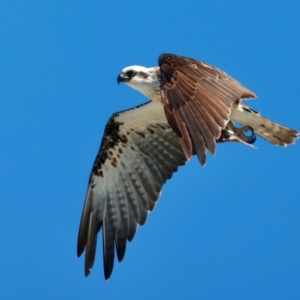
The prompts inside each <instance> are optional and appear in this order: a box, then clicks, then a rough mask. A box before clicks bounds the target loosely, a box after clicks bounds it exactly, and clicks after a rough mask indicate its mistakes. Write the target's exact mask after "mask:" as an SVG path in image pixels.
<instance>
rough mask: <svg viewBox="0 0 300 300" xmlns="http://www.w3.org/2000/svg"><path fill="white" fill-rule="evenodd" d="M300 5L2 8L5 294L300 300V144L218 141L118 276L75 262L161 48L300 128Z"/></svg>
mask: <svg viewBox="0 0 300 300" xmlns="http://www.w3.org/2000/svg"><path fill="white" fill-rule="evenodd" d="M299 20H300V3H299V1H296V0H287V1H271V0H260V1H257V0H252V1H237V0H236V1H234V0H228V1H223V0H222V1H221V0H219V1H217V0H210V1H207V0H203V1H196V0H194V1H188V0H185V1H181V0H178V1H174V2H167V1H165V2H163V1H157V0H152V1H147V0H144V1H138V0H135V1H129V0H128V1H123V2H121V1H118V3H116V2H115V3H114V1H104V0H103V1H71V0H69V1H57V0H51V1H33V0H31V1H30V0H28V1H14V0H9V1H8V0H2V1H1V2H0V41H1V42H0V103H1V110H0V139H1V147H0V165H1V172H0V198H1V201H0V236H1V239H2V242H1V247H0V274H1V283H0V297H1V299H84V298H87V299H89V298H94V299H105V298H108V297H109V299H119V298H121V297H123V299H299V298H300V286H299V281H300V255H299V248H300V197H299V187H300V184H299V169H300V158H299V153H300V152H299V151H300V144H299V142H298V144H296V145H293V146H290V147H287V148H279V147H275V146H272V145H270V144H268V143H267V142H265V141H263V140H261V139H258V140H257V143H256V146H257V147H258V150H253V149H251V148H248V147H244V146H242V145H237V144H225V145H219V146H218V149H217V154H216V156H215V157H212V156H209V157H208V163H207V165H206V166H205V167H204V168H202V167H200V165H199V163H198V161H197V159H196V158H194V159H192V161H191V162H189V163H188V164H187V165H186V166H185V167H183V168H181V169H180V171H179V172H178V173H176V174H175V175H174V177H173V179H172V180H171V181H169V182H168V183H167V184H166V186H165V188H164V190H163V193H162V196H161V198H160V201H159V202H158V205H157V206H156V209H155V211H154V212H153V213H151V214H150V217H149V219H148V221H147V223H146V225H145V226H143V227H139V230H138V232H137V235H136V237H135V239H134V241H132V242H131V243H130V244H129V245H128V247H127V252H126V256H125V259H124V261H123V262H122V263H121V264H119V263H115V268H114V272H113V275H112V277H111V279H110V280H109V281H107V282H106V281H105V280H104V278H103V271H102V246H101V241H100V243H99V247H98V253H97V260H96V263H95V266H94V268H93V270H92V273H91V274H90V276H89V277H88V278H85V277H84V273H83V264H84V260H83V258H80V259H78V258H77V257H76V239H77V231H78V225H79V220H80V215H81V210H82V206H83V201H84V197H85V192H86V187H87V181H88V177H89V173H90V170H91V166H92V164H93V161H94V158H95V155H96V153H97V151H98V148H99V145H100V141H101V138H102V134H103V130H104V126H105V124H106V122H107V120H108V118H109V117H110V115H111V114H112V113H113V112H116V111H118V110H122V109H126V108H129V107H133V106H135V105H138V104H141V103H144V102H146V99H145V98H144V96H143V95H141V94H139V93H137V92H135V91H133V90H131V89H129V88H128V87H126V86H125V85H120V86H118V85H117V82H116V78H117V75H118V74H119V72H120V70H121V69H122V68H123V67H125V66H128V65H133V64H140V65H145V66H154V65H156V64H157V58H158V55H159V54H161V53H163V52H170V53H175V54H181V55H185V56H190V57H194V58H197V59H199V60H203V61H205V62H208V63H210V64H213V65H215V66H217V67H219V68H220V69H223V70H225V71H226V72H227V73H228V74H230V75H231V76H233V77H235V78H236V79H238V80H239V81H240V82H242V83H243V84H244V85H245V86H247V87H248V88H250V89H251V90H253V91H254V92H256V93H257V94H258V95H259V99H258V100H253V101H251V102H248V104H249V105H250V106H251V107H253V108H254V109H256V110H258V111H260V112H262V114H263V115H265V116H268V117H269V118H271V119H273V120H276V121H278V122H281V123H282V124H285V125H288V126H290V127H293V128H296V129H298V130H299V129H300V120H299V95H300V84H299V65H300V55H299V49H300V29H299V28H300V21H299Z"/></svg>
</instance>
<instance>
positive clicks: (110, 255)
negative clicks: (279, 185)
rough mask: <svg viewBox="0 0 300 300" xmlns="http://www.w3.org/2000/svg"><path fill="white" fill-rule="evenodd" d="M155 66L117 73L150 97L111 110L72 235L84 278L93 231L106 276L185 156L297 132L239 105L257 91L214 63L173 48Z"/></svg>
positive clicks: (280, 141) (281, 140)
mask: <svg viewBox="0 0 300 300" xmlns="http://www.w3.org/2000/svg"><path fill="white" fill-rule="evenodd" d="M158 64H159V66H157V67H152V68H145V67H141V66H130V67H126V68H124V69H123V70H122V72H121V73H120V75H119V76H118V78H117V81H118V83H120V82H124V83H126V84H127V85H128V86H130V87H131V88H133V89H136V90H138V91H140V92H141V93H143V94H144V95H145V96H146V97H147V98H149V99H150V102H147V103H145V104H143V105H140V106H137V107H134V108H131V109H128V110H126V111H121V112H118V113H115V114H113V115H112V116H111V118H110V119H109V121H108V123H107V125H106V128H105V131H104V136H103V139H102V142H101V146H100V150H99V152H98V154H97V156H96V159H95V162H94V165H93V168H92V172H91V175H90V179H89V184H88V190H87V195H86V199H85V204H84V208H83V212H82V217H81V222H80V228H79V233H78V244H77V254H78V256H80V255H81V254H82V253H83V252H84V251H85V267H84V269H85V275H86V276H88V275H89V273H90V269H91V268H92V267H93V265H94V261H95V256H96V246H97V235H98V232H99V231H100V229H102V243H103V267H104V277H105V279H106V280H107V279H108V278H109V277H110V276H111V273H112V270H113V265H114V256H115V252H116V255H117V258H118V260H119V261H120V262H121V261H122V260H123V258H124V255H125V250H126V243H127V241H131V240H132V239H133V237H134V235H135V233H136V230H137V227H138V225H143V224H145V222H146V220H147V217H148V213H149V212H150V211H152V210H153V209H154V207H155V204H156V202H157V200H158V198H159V196H160V193H161V190H162V187H163V185H164V183H165V182H166V180H168V179H170V178H171V177H172V174H173V173H174V172H176V171H177V169H178V167H180V166H182V165H184V164H185V163H186V162H187V161H188V160H189V159H190V158H191V157H192V155H197V157H198V159H199V161H200V164H201V165H204V164H205V163H206V152H209V153H211V154H215V152H216V144H217V143H222V142H230V141H232V142H240V143H242V144H246V145H251V144H252V143H254V142H255V139H256V135H259V136H261V137H262V138H264V139H265V140H267V141H269V142H271V143H272V144H274V145H279V146H286V145H288V144H293V143H294V142H295V139H296V138H297V137H298V135H299V133H298V132H297V131H296V130H294V129H291V128H288V127H285V126H282V125H280V124H278V123H275V122H273V121H271V120H269V119H266V118H264V117H262V116H261V115H260V114H259V113H258V112H257V111H255V110H253V109H251V108H250V107H248V106H246V105H245V104H243V103H242V102H241V101H242V100H244V99H249V98H255V97H256V95H255V94H254V93H253V92H252V91H250V90H249V89H247V88H245V87H244V86H242V85H241V84H240V83H239V82H237V81H236V80H234V79H233V78H232V77H230V76H228V75H227V74H226V73H224V72H222V71H220V70H219V69H217V68H215V67H213V66H211V65H209V64H206V63H203V62H200V61H197V60H195V59H192V58H187V57H183V56H178V55H174V54H162V55H160V57H159V60H158ZM236 123H239V124H241V126H240V127H238V126H237V124H236ZM247 132H250V135H249V134H246V133H247ZM115 249H116V251H115Z"/></svg>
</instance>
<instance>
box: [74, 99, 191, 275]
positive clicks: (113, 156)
mask: <svg viewBox="0 0 300 300" xmlns="http://www.w3.org/2000/svg"><path fill="white" fill-rule="evenodd" d="M185 162H186V158H185V155H184V153H183V151H182V148H181V144H180V141H179V138H178V137H177V135H176V134H175V133H174V132H173V130H172V129H171V128H170V126H169V125H168V122H167V120H166V117H165V114H164V109H163V105H162V104H161V103H154V102H149V103H147V104H145V105H143V106H140V107H137V108H135V109H132V110H128V111H125V112H121V113H118V114H115V115H113V116H112V117H111V118H110V120H109V121H108V123H107V126H106V129H105V134H104V137H103V140H102V144H101V147H100V151H99V153H98V155H97V157H96V160H95V163H94V166H93V169H92V173H91V176H90V181H89V185H88V191H87V196H86V200H85V204H84V208H83V212H82V217H81V223H80V228H79V234H78V245H77V254H78V256H80V255H81V254H82V253H83V252H84V250H85V251H86V254H85V275H86V276H87V275H89V273H90V269H91V268H92V267H93V264H94V260H95V254H96V246H97V234H98V232H99V231H100V229H101V228H102V238H103V264H104V276H105V279H108V278H109V277H110V275H111V273H112V270H113V264H114V255H115V248H116V253H117V257H118V260H119V261H122V259H123V257H124V254H125V249H126V242H127V240H128V241H131V240H132V239H133V237H134V235H135V232H136V230H137V226H138V224H140V225H143V224H144V223H145V222H146V219H147V216H148V212H149V211H151V210H153V208H154V207H155V203H156V201H157V200H158V198H159V196H160V192H161V190H162V187H163V184H164V183H165V181H166V180H167V179H169V178H171V176H172V174H173V173H174V172H176V171H177V169H178V167H179V166H181V165H183V164H184V163H185Z"/></svg>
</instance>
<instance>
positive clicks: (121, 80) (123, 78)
mask: <svg viewBox="0 0 300 300" xmlns="http://www.w3.org/2000/svg"><path fill="white" fill-rule="evenodd" d="M128 80H129V78H128V77H127V76H126V75H124V74H120V75H119V76H118V78H117V82H118V84H120V82H126V81H128Z"/></svg>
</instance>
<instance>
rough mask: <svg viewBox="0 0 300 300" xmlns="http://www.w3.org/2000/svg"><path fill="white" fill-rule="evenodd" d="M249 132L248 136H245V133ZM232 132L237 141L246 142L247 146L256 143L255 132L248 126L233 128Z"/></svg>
mask: <svg viewBox="0 0 300 300" xmlns="http://www.w3.org/2000/svg"><path fill="white" fill-rule="evenodd" d="M249 131H250V135H246V134H245V132H249ZM233 132H234V134H235V135H236V136H237V137H238V138H239V139H241V140H242V141H244V142H246V143H247V144H254V143H255V141H256V135H255V132H254V130H253V128H252V127H250V126H243V127H240V128H237V127H234V130H233Z"/></svg>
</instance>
